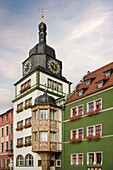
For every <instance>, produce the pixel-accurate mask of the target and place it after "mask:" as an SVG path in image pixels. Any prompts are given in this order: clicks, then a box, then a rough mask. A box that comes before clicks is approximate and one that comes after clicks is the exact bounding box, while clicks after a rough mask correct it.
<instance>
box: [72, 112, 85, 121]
mask: <svg viewBox="0 0 113 170" xmlns="http://www.w3.org/2000/svg"><path fill="white" fill-rule="evenodd" d="M81 116H82V113H80V114H78V115H74V116H72V117H69V120H71V121H72V120H76V119H79V118H80V117H81Z"/></svg>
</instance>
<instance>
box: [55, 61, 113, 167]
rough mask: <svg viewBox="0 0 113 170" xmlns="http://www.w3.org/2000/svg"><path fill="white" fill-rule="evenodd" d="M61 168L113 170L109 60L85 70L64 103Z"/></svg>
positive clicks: (112, 66)
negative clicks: (100, 65)
mask: <svg viewBox="0 0 113 170" xmlns="http://www.w3.org/2000/svg"><path fill="white" fill-rule="evenodd" d="M62 148H63V150H62V153H61V154H59V155H58V159H59V160H61V162H62V163H61V167H58V168H56V169H59V170H60V169H61V170H73V169H74V170H112V169H113V63H110V64H108V65H106V66H104V67H102V68H100V69H98V70H95V71H93V72H91V73H88V74H87V75H86V76H85V78H84V79H83V81H82V82H81V84H79V86H78V87H77V89H76V91H75V92H74V93H73V95H72V96H71V97H70V99H69V100H67V101H66V103H65V109H64V111H63V145H62Z"/></svg>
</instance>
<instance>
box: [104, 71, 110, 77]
mask: <svg viewBox="0 0 113 170" xmlns="http://www.w3.org/2000/svg"><path fill="white" fill-rule="evenodd" d="M110 75H111V70H108V71H106V72H105V78H106V77H109V76H110Z"/></svg>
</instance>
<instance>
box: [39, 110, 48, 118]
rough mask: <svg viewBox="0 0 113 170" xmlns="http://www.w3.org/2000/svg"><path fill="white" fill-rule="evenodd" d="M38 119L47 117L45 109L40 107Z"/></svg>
mask: <svg viewBox="0 0 113 170" xmlns="http://www.w3.org/2000/svg"><path fill="white" fill-rule="evenodd" d="M40 119H47V109H40Z"/></svg>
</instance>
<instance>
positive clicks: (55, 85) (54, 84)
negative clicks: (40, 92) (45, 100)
mask: <svg viewBox="0 0 113 170" xmlns="http://www.w3.org/2000/svg"><path fill="white" fill-rule="evenodd" d="M53 89H54V90H57V83H56V82H55V81H53Z"/></svg>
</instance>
